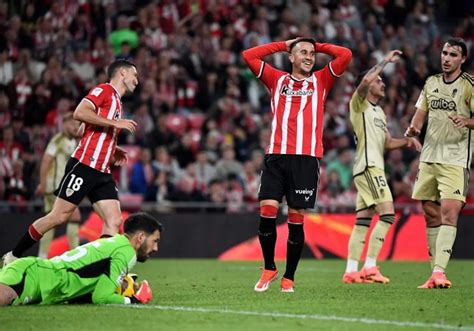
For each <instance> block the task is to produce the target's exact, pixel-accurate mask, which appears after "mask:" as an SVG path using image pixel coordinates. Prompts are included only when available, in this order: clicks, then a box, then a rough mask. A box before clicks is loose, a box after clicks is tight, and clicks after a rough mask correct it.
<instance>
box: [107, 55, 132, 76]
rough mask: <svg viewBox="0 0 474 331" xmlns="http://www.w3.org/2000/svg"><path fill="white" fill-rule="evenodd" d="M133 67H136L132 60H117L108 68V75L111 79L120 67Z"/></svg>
mask: <svg viewBox="0 0 474 331" xmlns="http://www.w3.org/2000/svg"><path fill="white" fill-rule="evenodd" d="M131 67H135V68H136V66H135V64H133V63H132V62H130V61H128V60H124V59H119V60H115V61H114V62H112V63H111V64H110V65H109V67H108V68H107V76H108V77H109V79H112V77H114V75H115V73H116V72H117V71H118V70H119V69H120V68H131Z"/></svg>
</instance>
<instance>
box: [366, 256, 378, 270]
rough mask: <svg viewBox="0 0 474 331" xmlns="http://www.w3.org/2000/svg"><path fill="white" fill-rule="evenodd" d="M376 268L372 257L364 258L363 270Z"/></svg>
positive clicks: (375, 262)
mask: <svg viewBox="0 0 474 331" xmlns="http://www.w3.org/2000/svg"><path fill="white" fill-rule="evenodd" d="M376 266H377V259H375V258H373V257H368V256H367V257H366V258H365V263H364V268H372V267H376Z"/></svg>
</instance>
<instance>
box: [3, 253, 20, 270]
mask: <svg viewBox="0 0 474 331" xmlns="http://www.w3.org/2000/svg"><path fill="white" fill-rule="evenodd" d="M15 260H18V258H17V257H15V256H14V255H13V253H12V251H10V252H8V253H6V254H5V255H3V257H2V265H3V267H5V266H7V265H8V264H10V263H12V262H13V261H15Z"/></svg>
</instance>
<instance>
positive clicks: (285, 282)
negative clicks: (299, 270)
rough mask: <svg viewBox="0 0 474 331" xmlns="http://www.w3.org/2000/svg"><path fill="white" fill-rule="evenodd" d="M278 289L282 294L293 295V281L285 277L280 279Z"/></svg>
mask: <svg viewBox="0 0 474 331" xmlns="http://www.w3.org/2000/svg"><path fill="white" fill-rule="evenodd" d="M280 288H281V291H282V292H286V293H293V292H294V291H295V290H294V289H293V281H292V280H291V279H288V278H285V277H283V278H282V279H281V285H280Z"/></svg>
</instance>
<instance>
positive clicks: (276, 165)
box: [258, 154, 319, 209]
mask: <svg viewBox="0 0 474 331" xmlns="http://www.w3.org/2000/svg"><path fill="white" fill-rule="evenodd" d="M318 183H319V160H318V159H317V158H316V157H312V156H308V155H291V154H267V155H265V159H264V164H263V170H262V176H261V184H260V190H259V192H258V199H259V200H260V201H261V200H267V199H271V200H277V201H278V202H281V201H282V198H283V196H285V197H286V201H287V203H288V207H290V208H294V209H306V208H314V204H315V203H316V195H317V193H318Z"/></svg>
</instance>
